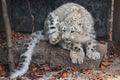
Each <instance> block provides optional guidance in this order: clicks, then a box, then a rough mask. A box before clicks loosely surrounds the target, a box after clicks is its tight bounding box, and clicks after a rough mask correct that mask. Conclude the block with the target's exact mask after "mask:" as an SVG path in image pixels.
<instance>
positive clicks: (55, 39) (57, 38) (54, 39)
mask: <svg viewBox="0 0 120 80" xmlns="http://www.w3.org/2000/svg"><path fill="white" fill-rule="evenodd" d="M60 40H61V36H60V34H59V33H53V34H51V35H49V43H50V44H53V45H55V44H57V43H59V42H60Z"/></svg>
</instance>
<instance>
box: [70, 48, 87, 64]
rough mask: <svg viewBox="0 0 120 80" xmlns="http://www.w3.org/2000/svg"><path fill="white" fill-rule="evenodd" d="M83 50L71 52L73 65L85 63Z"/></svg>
mask: <svg viewBox="0 0 120 80" xmlns="http://www.w3.org/2000/svg"><path fill="white" fill-rule="evenodd" d="M81 49H82V48H81ZM81 49H79V51H73V50H71V51H70V58H71V60H72V63H75V64H77V63H78V64H82V63H83V62H84V61H83V59H84V57H85V53H84V52H83V50H81Z"/></svg>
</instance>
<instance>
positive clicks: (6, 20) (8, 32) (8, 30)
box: [1, 0, 14, 69]
mask: <svg viewBox="0 0 120 80" xmlns="http://www.w3.org/2000/svg"><path fill="white" fill-rule="evenodd" d="M1 2H2V11H3V19H4V23H5V29H6V36H7V44H8V61H9V67H10V69H13V68H14V62H13V54H12V36H11V26H10V21H9V16H8V12H7V4H6V0H1Z"/></svg>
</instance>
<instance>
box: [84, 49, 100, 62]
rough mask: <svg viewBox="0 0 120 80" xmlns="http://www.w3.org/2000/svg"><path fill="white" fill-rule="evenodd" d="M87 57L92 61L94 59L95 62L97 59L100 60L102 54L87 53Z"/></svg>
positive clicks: (95, 52)
mask: <svg viewBox="0 0 120 80" xmlns="http://www.w3.org/2000/svg"><path fill="white" fill-rule="evenodd" d="M86 55H87V56H88V57H89V58H90V59H93V60H97V59H100V53H99V52H97V51H94V52H92V51H91V52H87V53H86Z"/></svg>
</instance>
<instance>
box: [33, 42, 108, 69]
mask: <svg viewBox="0 0 120 80" xmlns="http://www.w3.org/2000/svg"><path fill="white" fill-rule="evenodd" d="M97 50H98V51H99V52H100V55H101V58H100V59H99V60H92V59H89V58H87V57H85V59H84V63H82V64H73V63H72V62H71V59H70V55H69V51H67V50H64V49H62V48H61V47H59V46H58V45H55V46H53V45H50V44H49V43H47V42H40V44H39V45H38V46H37V47H36V49H35V51H34V53H33V60H32V62H37V63H48V64H50V65H51V66H53V65H55V64H58V65H60V66H63V67H67V66H70V65H76V66H78V67H80V68H84V69H94V70H98V69H99V66H100V63H101V61H102V60H103V59H104V57H105V55H106V53H107V43H105V44H98V47H97Z"/></svg>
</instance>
